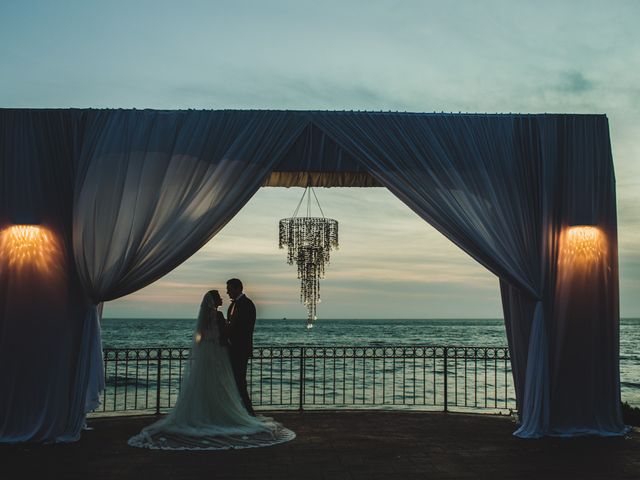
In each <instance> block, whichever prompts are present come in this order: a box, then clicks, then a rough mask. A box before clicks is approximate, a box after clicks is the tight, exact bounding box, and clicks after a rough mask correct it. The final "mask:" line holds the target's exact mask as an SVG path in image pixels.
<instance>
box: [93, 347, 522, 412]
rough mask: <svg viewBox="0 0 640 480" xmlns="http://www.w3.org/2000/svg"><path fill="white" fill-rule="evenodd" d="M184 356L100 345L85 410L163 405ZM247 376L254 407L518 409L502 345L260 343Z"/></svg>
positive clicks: (173, 394)
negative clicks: (98, 372) (100, 361)
mask: <svg viewBox="0 0 640 480" xmlns="http://www.w3.org/2000/svg"><path fill="white" fill-rule="evenodd" d="M188 361H189V349H188V348H165V347H160V348H127V349H120V348H119V349H110V348H107V349H105V350H104V368H105V375H106V389H105V392H104V393H103V395H102V399H101V400H102V403H101V407H100V408H99V409H98V410H97V411H96V412H94V413H93V414H92V415H100V414H105V413H107V412H110V413H127V412H129V413H142V412H149V413H153V412H155V413H160V412H162V411H166V410H167V409H169V408H171V407H172V406H173V405H174V404H175V401H176V399H177V397H178V393H179V390H180V384H181V382H182V379H183V376H184V371H185V366H186V365H187V362H188ZM247 377H248V383H249V388H250V393H251V397H252V400H253V403H254V406H256V407H258V408H260V407H265V408H271V409H300V410H302V409H309V408H407V409H442V410H444V411H448V410H451V409H456V410H465V409H471V410H476V409H481V410H485V411H486V410H493V411H503V412H506V411H513V410H516V409H517V405H516V401H515V393H514V389H513V382H512V374H511V362H510V358H509V350H508V349H507V348H505V347H475V346H440V345H437V346H424V345H420V346H417V345H416V346H414V345H402V346H345V347H343V346H282V347H280V346H272V347H259V348H254V356H253V359H252V360H251V361H250V364H249V370H248V373H247Z"/></svg>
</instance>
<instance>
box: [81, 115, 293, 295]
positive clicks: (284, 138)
mask: <svg viewBox="0 0 640 480" xmlns="http://www.w3.org/2000/svg"><path fill="white" fill-rule="evenodd" d="M302 127H303V125H302V123H301V119H300V118H299V117H292V116H290V115H286V114H284V113H280V114H278V113H277V112H276V113H273V112H271V114H267V112H261V113H256V112H218V113H217V114H215V115H214V114H212V112H204V111H193V112H191V111H190V112H183V113H180V114H178V113H176V112H174V113H170V114H168V113H164V112H153V111H140V112H138V111H133V112H131V111H115V112H113V111H102V112H97V113H96V114H95V115H94V116H93V118H92V119H91V120H90V122H89V126H88V130H89V132H90V134H88V135H86V137H89V138H88V139H87V140H85V143H84V145H83V150H82V156H81V168H80V171H81V173H82V174H81V175H79V177H78V180H77V182H76V188H75V192H76V196H75V200H74V215H73V222H74V238H73V240H74V245H73V246H74V253H75V260H76V265H77V268H78V273H79V275H80V278H81V279H82V282H83V284H84V285H85V288H86V289H87V292H88V294H89V296H90V297H91V299H92V300H93V301H94V303H96V304H97V303H99V302H103V301H107V300H112V299H115V298H119V297H122V296H124V295H127V294H129V293H131V292H134V291H136V290H138V289H140V288H142V287H144V286H146V285H148V284H149V283H151V282H153V281H155V280H157V279H158V278H160V277H161V276H163V275H165V274H166V273H168V272H169V271H171V270H172V269H173V268H175V267H176V266H178V265H179V264H180V263H182V262H183V261H184V260H186V259H187V258H188V257H189V256H191V255H192V254H193V253H194V252H195V251H197V250H198V249H199V248H200V247H202V246H203V245H204V244H205V243H206V242H207V241H208V240H209V239H210V238H211V237H213V236H214V235H215V234H216V233H217V232H218V231H220V229H222V228H223V227H224V226H225V225H226V224H227V222H228V221H229V220H231V218H233V217H234V216H235V214H236V213H237V212H238V211H239V210H240V209H241V208H242V207H243V206H244V205H245V203H246V202H247V201H248V200H249V199H250V198H251V197H252V196H253V195H254V193H255V192H256V191H257V189H258V188H259V187H260V186H261V185H262V184H263V183H264V180H265V178H266V176H267V175H268V174H269V173H270V172H271V169H272V167H273V164H274V162H276V161H277V160H279V159H280V157H281V156H282V155H283V153H284V152H285V151H286V149H287V147H288V146H289V145H290V143H291V141H292V140H293V139H295V138H296V135H297V134H298V133H299V131H300V130H301V128H302Z"/></svg>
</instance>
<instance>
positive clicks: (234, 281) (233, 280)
mask: <svg viewBox="0 0 640 480" xmlns="http://www.w3.org/2000/svg"><path fill="white" fill-rule="evenodd" d="M227 285H230V286H231V287H233V288H236V289H240V291H242V289H243V286H242V282H241V281H240V280H239V279H237V278H231V279H229V280H227Z"/></svg>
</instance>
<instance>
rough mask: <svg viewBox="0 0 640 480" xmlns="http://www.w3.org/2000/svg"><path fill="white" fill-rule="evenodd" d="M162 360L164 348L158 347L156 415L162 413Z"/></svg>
mask: <svg viewBox="0 0 640 480" xmlns="http://www.w3.org/2000/svg"><path fill="white" fill-rule="evenodd" d="M161 362H162V349H161V348H159V349H158V369H157V375H156V415H160V378H161V376H160V365H161Z"/></svg>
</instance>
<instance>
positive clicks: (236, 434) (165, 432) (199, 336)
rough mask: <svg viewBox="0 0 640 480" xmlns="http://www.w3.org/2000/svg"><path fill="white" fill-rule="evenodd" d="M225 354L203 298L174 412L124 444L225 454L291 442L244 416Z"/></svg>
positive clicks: (208, 299) (262, 420)
mask: <svg viewBox="0 0 640 480" xmlns="http://www.w3.org/2000/svg"><path fill="white" fill-rule="evenodd" d="M227 348H228V347H226V346H222V345H221V344H220V332H219V327H218V321H217V311H216V309H215V306H214V303H213V296H212V295H211V293H209V292H207V293H206V294H205V296H204V298H203V300H202V304H201V305H200V314H199V315H198V322H197V325H196V334H195V337H194V342H193V345H192V348H191V355H190V362H189V364H188V366H187V368H186V371H185V378H184V380H183V383H182V387H181V389H180V394H179V395H178V400H177V402H176V405H175V407H174V408H173V410H171V412H169V414H168V415H167V416H166V417H164V418H162V419H160V420H158V421H157V422H155V423H154V424H152V425H149V426H148V427H145V428H144V429H142V431H141V432H140V433H139V434H137V435H135V436H133V437H131V438H130V439H129V441H128V444H129V445H131V446H133V447H142V448H153V449H163V450H226V449H230V448H255V447H265V446H268V445H274V444H276V443H282V442H287V441H289V440H293V439H294V438H295V436H296V435H295V433H293V432H292V431H291V430H289V429H287V428H284V427H283V426H282V425H281V424H279V423H277V422H275V421H274V420H273V419H271V418H268V417H263V416H256V417H253V416H251V415H249V413H247V411H246V409H245V407H244V405H243V403H242V400H241V398H240V394H239V393H238V387H237V386H236V382H235V379H234V377H233V372H232V370H231V363H230V360H229V354H228V351H227Z"/></svg>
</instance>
